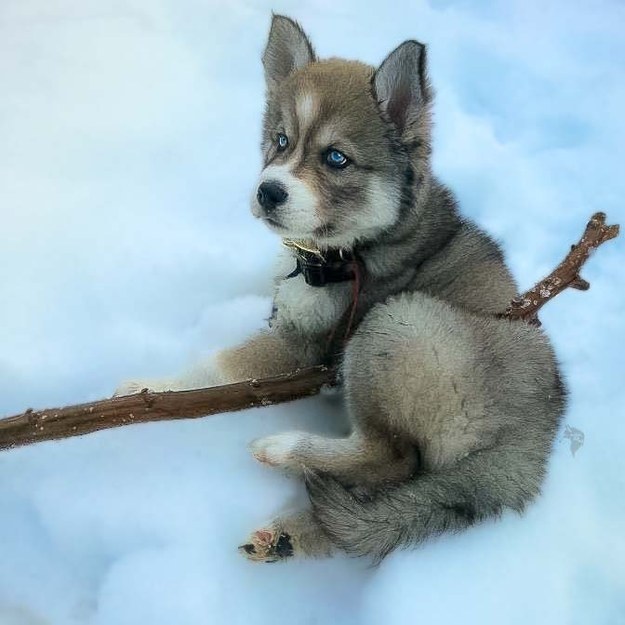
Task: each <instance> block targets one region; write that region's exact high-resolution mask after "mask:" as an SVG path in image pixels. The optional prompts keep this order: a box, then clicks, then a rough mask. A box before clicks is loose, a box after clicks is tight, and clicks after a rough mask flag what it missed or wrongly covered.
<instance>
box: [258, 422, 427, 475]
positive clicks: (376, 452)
mask: <svg viewBox="0 0 625 625" xmlns="http://www.w3.org/2000/svg"><path fill="white" fill-rule="evenodd" d="M250 447H251V450H252V454H253V455H254V457H255V458H256V459H257V460H258V461H259V462H262V463H263V464H266V465H268V466H272V467H276V468H279V469H283V470H286V471H287V472H289V473H292V474H296V475H300V474H302V473H303V472H304V470H305V469H309V470H311V471H314V472H319V473H329V474H331V475H332V476H334V477H335V478H337V479H338V480H340V481H341V482H343V483H345V484H352V483H360V484H362V483H368V484H372V483H375V482H383V481H394V480H401V479H405V478H406V477H408V476H409V475H410V474H411V473H412V472H413V471H414V470H415V468H416V466H417V456H416V452H415V450H414V449H413V448H412V447H409V446H406V447H404V448H400V447H399V446H398V445H396V444H394V442H393V441H392V440H390V439H384V438H381V437H379V436H374V435H369V436H365V435H363V434H362V433H353V434H352V435H351V436H349V437H347V438H327V437H324V436H318V435H316V434H309V433H307V432H285V433H283V434H275V435H273V436H266V437H264V438H259V439H257V440H255V441H253V442H252V444H251V446H250Z"/></svg>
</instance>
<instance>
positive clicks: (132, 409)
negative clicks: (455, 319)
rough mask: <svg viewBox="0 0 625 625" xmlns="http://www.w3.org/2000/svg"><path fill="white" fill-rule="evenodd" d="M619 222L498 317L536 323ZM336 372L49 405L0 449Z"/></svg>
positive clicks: (300, 387)
mask: <svg viewBox="0 0 625 625" xmlns="http://www.w3.org/2000/svg"><path fill="white" fill-rule="evenodd" d="M618 233H619V227H618V226H606V225H605V215H604V214H603V213H596V214H594V215H593V216H592V218H591V219H590V221H589V222H588V225H587V226H586V230H585V232H584V234H583V236H582V238H581V240H580V241H579V243H577V244H576V245H573V246H572V247H571V251H570V252H569V253H568V254H567V256H566V258H565V259H564V260H563V261H562V262H561V263H560V265H558V267H557V268H556V269H555V270H554V271H553V272H552V273H551V274H549V276H547V277H546V278H545V279H544V280H542V281H541V282H539V283H538V284H537V285H536V286H534V287H533V288H532V289H530V290H529V291H527V292H526V293H524V294H523V295H521V296H519V297H517V298H515V299H514V300H513V301H512V302H511V304H510V306H508V308H507V309H506V311H505V312H503V313H501V315H500V317H503V318H508V319H511V320H519V321H525V322H528V323H533V324H538V323H539V322H538V317H537V316H536V315H537V312H538V310H539V309H540V308H541V307H542V306H544V304H546V303H547V302H548V301H549V300H550V299H553V298H554V297H555V296H556V295H558V293H561V292H562V291H563V290H564V289H566V288H567V287H572V288H576V289H582V290H585V289H587V288H588V286H589V285H588V282H586V281H585V280H583V279H582V278H580V276H579V272H580V269H581V267H582V265H583V264H584V263H585V262H586V260H588V257H589V256H590V253H591V252H592V251H593V250H594V249H596V248H597V247H599V245H601V244H602V243H605V242H606V241H609V240H610V239H613V238H614V237H616V236H617V235H618ZM334 381H335V371H334V370H333V369H332V368H330V367H326V366H324V365H319V366H316V367H309V368H306V369H300V370H298V371H294V372H292V373H285V374H283V375H279V376H275V377H271V378H263V379H260V380H247V381H245V382H238V383H236V384H227V385H224V386H215V387H211V388H203V389H196V390H192V391H175V392H172V391H167V392H162V393H153V392H149V391H147V389H146V390H144V391H143V392H141V393H138V394H135V395H127V396H125V397H113V398H111V399H104V400H101V401H97V402H93V403H90V404H80V405H77V406H68V407H66V408H50V409H47V410H38V411H36V412H35V411H33V410H32V409H28V410H27V411H26V412H23V413H22V414H19V415H15V416H13V417H8V418H6V419H0V450H2V449H11V448H13V447H19V446H21V445H28V444H31V443H37V442H40V441H48V440H56V439H61V438H69V437H71V436H80V435H82V434H88V433H90V432H96V431H98V430H104V429H108V428H114V427H120V426H123V425H129V424H131V423H145V422H148V421H166V420H173V419H192V418H197V417H203V416H208V415H212V414H216V413H220V412H231V411H235V410H244V409H246V408H254V407H257V406H270V405H272V404H277V403H280V402H286V401H291V400H293V399H298V398H300V397H306V396H310V395H316V394H317V393H318V392H319V390H320V389H321V387H322V386H324V385H325V384H333V383H334Z"/></svg>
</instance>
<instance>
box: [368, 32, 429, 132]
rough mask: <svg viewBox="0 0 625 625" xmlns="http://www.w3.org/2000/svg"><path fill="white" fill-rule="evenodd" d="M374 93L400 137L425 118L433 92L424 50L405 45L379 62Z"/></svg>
mask: <svg viewBox="0 0 625 625" xmlns="http://www.w3.org/2000/svg"><path fill="white" fill-rule="evenodd" d="M373 89H374V91H375V95H376V97H377V99H378V103H379V105H380V107H381V108H382V110H383V111H384V112H385V113H386V114H387V116H388V117H389V119H390V120H391V121H392V122H393V123H394V124H395V126H397V128H398V130H399V132H400V133H401V134H402V135H406V134H412V133H410V132H409V131H410V129H411V128H412V127H414V126H415V125H418V124H419V123H420V121H421V120H422V119H424V114H425V115H427V111H428V107H429V104H430V102H431V100H432V91H431V88H430V85H429V81H428V77H427V67H426V54H425V46H424V45H423V44H422V43H419V42H418V41H404V43H402V44H401V45H400V46H399V47H397V48H395V50H393V51H392V52H391V53H390V54H389V55H388V56H387V57H386V58H385V59H384V61H383V62H382V65H380V67H379V68H378V69H377V70H376V72H375V74H374V76H373Z"/></svg>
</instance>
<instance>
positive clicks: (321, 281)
mask: <svg viewBox="0 0 625 625" xmlns="http://www.w3.org/2000/svg"><path fill="white" fill-rule="evenodd" d="M282 243H283V244H284V245H285V246H286V247H288V248H290V249H292V250H293V251H294V253H295V259H296V263H297V265H296V267H295V269H294V270H293V271H292V272H291V273H290V274H289V276H287V277H288V278H294V277H295V276H297V275H299V274H302V275H303V277H304V280H305V282H306V284H308V285H309V286H313V287H323V286H326V285H328V284H334V283H337V282H347V281H351V280H355V279H356V278H357V277H359V276H360V274H361V273H362V263H361V261H360V259H359V257H358V255H357V254H356V253H355V252H354V251H353V250H348V249H345V248H330V249H324V250H323V251H322V250H320V249H319V248H318V247H317V246H316V245H315V244H314V243H311V242H308V241H295V240H292V239H283V241H282Z"/></svg>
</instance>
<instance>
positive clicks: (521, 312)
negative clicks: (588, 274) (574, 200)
mask: <svg viewBox="0 0 625 625" xmlns="http://www.w3.org/2000/svg"><path fill="white" fill-rule="evenodd" d="M605 219H606V216H605V213H595V214H594V215H593V216H592V217H591V218H590V221H589V222H588V224H587V225H586V230H585V231H584V234H583V235H582V238H581V239H580V240H579V242H578V243H577V244H575V245H572V246H571V251H570V252H569V253H568V254H567V255H566V258H565V259H564V260H563V261H562V262H561V263H560V264H559V265H558V266H557V267H556V268H555V269H554V270H553V271H552V272H551V273H550V274H549V275H548V276H547V277H546V278H545V279H544V280H541V281H540V282H539V283H538V284H537V285H536V286H534V287H533V288H531V289H530V290H529V291H527V292H526V293H523V295H520V296H519V297H515V298H514V299H513V300H512V302H511V303H510V305H509V306H508V308H506V311H505V313H504V314H503V315H502V316H503V317H508V318H509V319H522V320H523V321H527V322H528V323H532V324H534V325H540V322H539V321H538V317H537V313H538V311H539V310H540V309H541V308H542V307H543V306H544V305H545V304H546V303H547V302H548V301H549V300H550V299H553V298H554V297H555V296H556V295H558V294H559V293H561V292H562V291H564V289H566V288H567V287H571V288H573V289H579V290H580V291H587V290H588V289H589V288H590V283H588V282H586V280H584V279H583V278H582V277H580V275H579V272H580V270H581V268H582V266H583V265H584V263H585V262H586V261H587V260H588V257H589V256H590V254H591V253H592V252H594V250H596V249H597V248H598V247H599V246H600V245H601V244H602V243H605V242H606V241H609V240H610V239H614V238H615V237H617V236H618V234H619V226H606V225H605Z"/></svg>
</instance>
